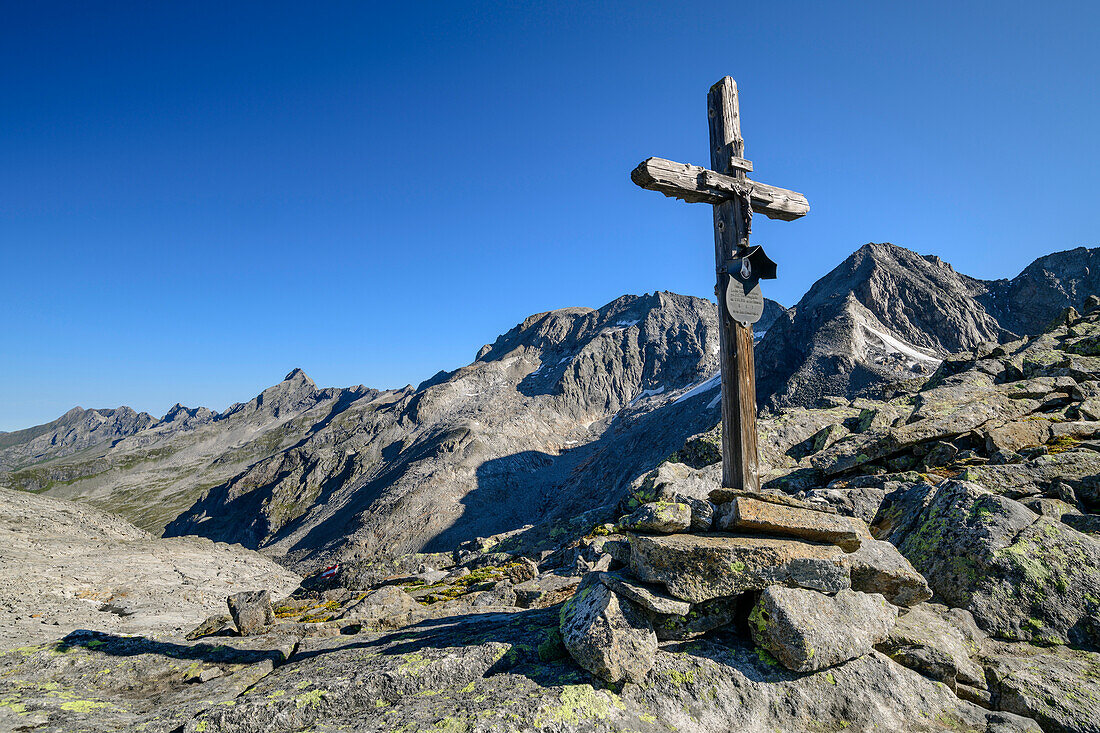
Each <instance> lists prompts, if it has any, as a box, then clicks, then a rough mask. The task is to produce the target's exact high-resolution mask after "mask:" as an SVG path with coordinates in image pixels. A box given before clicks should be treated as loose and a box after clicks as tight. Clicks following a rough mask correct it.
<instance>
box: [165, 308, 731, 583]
mask: <svg viewBox="0 0 1100 733" xmlns="http://www.w3.org/2000/svg"><path fill="white" fill-rule="evenodd" d="M715 310H716V309H715V307H714V305H713V303H710V302H709V301H706V300H702V299H699V298H692V297H688V296H681V295H675V294H672V293H654V294H652V295H645V296H624V297H622V298H619V299H617V300H615V301H613V302H612V303H609V304H608V305H606V306H604V307H603V308H600V309H596V310H594V309H591V308H567V309H563V310H558V311H551V312H549V313H541V314H537V315H534V316H531V317H529V318H527V319H526V320H525V321H524V322H523V323H521V324H520V325H518V326H517V327H516V328H514V329H512V330H511V331H509V332H508V333H506V334H504V335H503V336H501V337H500V338H499V339H497V341H496V342H494V343H493V344H490V345H487V346H486V347H484V348H483V349H482V350H481V352H480V353H479V355H478V358H477V360H476V361H475V362H474V363H473V364H471V365H470V366H467V367H463V368H462V369H459V370H456V371H455V372H451V373H445V374H440V375H437V376H436V377H434V378H433V379H431V380H428V382H425V383H424V384H423V385H421V386H420V388H418V389H416V390H412V389H408V390H404V391H399V392H388V393H383V394H380V395H378V396H377V397H376V398H374V399H372V400H361V401H359V402H357V403H356V404H354V405H352V406H350V407H349V408H348V409H347V410H345V411H344V412H343V413H341V414H340V415H339V416H337V417H335V418H334V419H333V420H332V421H331V422H330V423H329V424H328V425H327V426H325V427H324V428H323V429H321V430H318V431H317V432H316V433H315V434H313V435H312V436H311V437H310V438H309V439H308V440H307V441H305V442H304V443H303V444H302V445H300V446H297V447H295V448H293V449H291V450H288V451H284V452H283V453H281V454H279V455H277V456H273V457H271V458H269V459H267V460H265V461H261V462H259V463H257V464H256V465H254V466H253V467H251V468H250V469H249V470H248V471H246V472H244V473H243V474H241V475H239V476H236V477H234V478H233V479H232V480H231V481H228V482H227V483H225V484H223V485H221V486H218V487H216V488H214V489H212V490H211V491H209V492H208V493H207V494H206V496H205V497H204V498H203V499H202V500H200V501H199V502H198V503H196V505H195V506H194V507H192V508H191V510H189V511H188V512H187V513H185V514H184V515H183V516H181V517H180V518H179V519H178V520H177V521H175V522H173V523H172V524H170V525H169V526H168V528H167V533H168V534H169V535H180V534H191V533H195V534H203V535H206V536H209V537H212V538H216V539H222V540H225V541H232V542H241V543H242V544H245V545H246V546H252V547H256V546H259V547H263V548H265V551H268V552H271V553H274V554H277V555H284V554H285V555H289V556H290V557H291V558H292V559H294V560H295V561H297V562H300V563H306V564H309V562H310V559H311V558H314V557H316V556H318V555H319V554H320V555H324V556H326V557H329V556H330V555H332V554H333V553H335V557H336V558H340V559H342V558H347V557H353V556H363V557H366V556H375V555H384V554H392V553H400V552H410V551H417V550H421V549H426V550H433V549H440V548H450V547H453V546H454V544H456V543H457V542H459V541H462V540H465V539H469V538H471V537H474V536H479V535H480V536H486V535H490V534H495V533H498V532H502V531H505V530H509V529H514V528H516V527H519V526H522V525H524V524H528V523H531V522H537V521H542V520H544V519H546V518H548V517H551V516H554V515H556V514H558V513H559V512H562V511H572V509H574V508H577V507H585V508H591V507H592V506H594V505H600V504H603V503H611V502H614V501H617V500H618V497H619V495H620V494H621V490H622V489H624V488H625V484H626V483H628V482H629V480H630V479H631V478H633V477H634V476H636V475H638V473H640V472H642V471H644V470H648V468H650V467H652V465H653V464H654V462H655V461H656V460H660V458H661V457H663V456H665V455H667V454H668V453H670V452H672V451H673V450H675V449H676V448H677V447H678V446H679V445H681V444H682V443H683V440H684V439H685V438H686V437H687V436H689V435H691V434H693V432H698V431H699V430H700V429H703V428H705V427H706V426H707V423H709V422H711V421H712V420H713V418H714V415H716V414H717V413H716V412H715V411H714V410H709V411H702V413H700V412H698V411H694V410H687V409H679V410H678V411H679V412H681V413H683V416H684V419H682V420H673V421H668V422H666V423H663V424H661V423H659V421H658V423H653V422H652V421H650V420H648V419H647V417H648V415H649V413H651V412H652V411H653V410H654V409H655V407H656V406H659V405H663V404H668V403H669V402H670V397H671V396H673V395H674V394H676V393H679V392H684V391H687V390H689V389H691V388H693V387H694V386H696V385H697V384H699V383H700V382H704V381H706V380H707V379H708V378H709V377H710V376H711V375H712V374H713V373H714V372H715V371H716V370H717V367H718V359H717V332H716V320H717V317H716V312H715ZM597 476H598V477H599V478H597ZM611 476H614V477H615V478H614V479H612V480H611V483H608V482H607V479H608V477H611Z"/></svg>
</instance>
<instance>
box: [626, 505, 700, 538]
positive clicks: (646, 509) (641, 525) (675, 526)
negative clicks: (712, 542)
mask: <svg viewBox="0 0 1100 733" xmlns="http://www.w3.org/2000/svg"><path fill="white" fill-rule="evenodd" d="M620 526H621V527H622V529H626V530H630V531H632V532H659V533H663V534H671V533H673V532H684V531H686V530H687V529H688V528H689V527H691V507H690V506H688V505H687V504H681V503H680V502H673V501H654V502H650V503H649V504H642V505H641V506H640V507H638V508H637V509H635V510H634V513H633V514H631V515H630V516H628V517H627V518H626V519H624V520H623V521H622V522H620Z"/></svg>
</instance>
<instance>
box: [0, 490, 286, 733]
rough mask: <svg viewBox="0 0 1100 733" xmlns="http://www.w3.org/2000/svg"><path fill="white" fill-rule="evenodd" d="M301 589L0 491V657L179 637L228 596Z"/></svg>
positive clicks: (126, 527)
mask: <svg viewBox="0 0 1100 733" xmlns="http://www.w3.org/2000/svg"><path fill="white" fill-rule="evenodd" d="M298 582H299V578H298V576H296V575H295V574H294V573H291V572H289V571H287V570H284V569H283V568H281V567H279V566H278V565H276V564H275V563H273V562H271V561H270V560H268V559H267V558H265V557H263V556H262V555H260V554H258V553H256V552H253V551H251V550H246V549H244V548H243V547H240V546H236V547H233V546H230V545H225V544H217V543H214V542H211V541H210V540H207V539H205V538H200V537H186V538H179V539H168V540H166V539H156V538H154V537H153V536H151V535H149V534H148V533H147V532H145V531H144V530H140V529H138V528H137V527H135V526H133V525H132V524H130V523H128V522H126V521H124V520H122V519H119V518H118V517H115V516H113V515H110V514H108V513H106V512H103V511H100V510H98V509H95V508H93V507H87V506H82V505H79V504H75V503H72V502H67V501H63V500H59V499H51V498H49V497H43V496H35V495H34V494H28V493H25V492H20V491H8V490H6V489H0V650H9V649H12V648H13V647H23V646H27V645H29V644H35V643H39V642H44V641H47V640H56V639H58V638H60V637H62V636H64V635H65V634H67V633H69V632H73V631H76V630H78V629H99V630H102V631H107V632H111V633H118V634H149V633H168V632H174V631H181V632H182V631H186V630H188V629H190V628H191V627H193V626H194V625H195V624H196V623H197V622H198V621H199V620H201V619H203V618H205V617H206V616H208V615H209V614H210V613H211V612H213V611H214V610H215V609H219V608H224V606H225V596H226V595H227V594H229V593H233V592H236V591H238V590H243V589H246V588H250V587H252V586H254V585H261V586H266V587H270V588H272V589H273V590H275V591H277V592H279V593H282V594H286V593H289V592H290V591H291V590H293V589H294V588H295V587H297V585H298ZM0 729H2V725H0Z"/></svg>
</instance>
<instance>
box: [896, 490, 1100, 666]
mask: <svg viewBox="0 0 1100 733" xmlns="http://www.w3.org/2000/svg"><path fill="white" fill-rule="evenodd" d="M874 529H875V532H876V534H878V535H879V536H880V537H884V538H886V539H889V540H890V541H891V542H892V543H893V544H895V545H896V546H897V547H898V549H899V550H901V552H902V554H903V555H905V557H906V558H908V559H909V561H910V562H912V563H913V566H914V567H915V568H916V569H917V571H919V572H920V573H921V574H922V575H924V577H925V578H927V579H928V583H929V586H930V587H931V588H932V590H933V591H934V593H935V594H936V597H937V598H938V599H940V600H942V601H944V602H945V603H947V604H948V605H951V606H956V607H960V608H966V609H967V610H969V611H970V612H971V613H973V614H974V618H975V619H976V620H977V622H978V624H979V626H981V627H982V629H983V630H984V631H986V632H987V633H989V634H990V635H992V636H996V637H999V638H1004V639H1019V640H1029V641H1036V642H1041V643H1059V642H1060V643H1067V642H1068V643H1074V644H1080V645H1084V646H1086V647H1093V648H1095V647H1098V646H1100V621H1098V619H1100V574H1098V573H1097V572H1096V568H1097V567H1098V566H1100V543H1098V542H1097V541H1096V540H1094V539H1093V538H1091V537H1089V536H1088V535H1084V534H1081V533H1080V532H1077V531H1075V530H1073V529H1071V528H1069V527H1067V526H1066V525H1064V524H1062V523H1061V522H1058V521H1056V520H1053V519H1050V518H1049V517H1039V516H1037V515H1036V514H1035V513H1033V512H1032V511H1030V510H1029V509H1027V508H1026V507H1025V506H1023V505H1022V504H1020V503H1019V502H1016V501H1013V500H1012V499H1008V498H1006V497H1004V496H1000V495H997V494H993V493H991V492H989V491H986V490H985V489H984V488H982V487H981V486H978V485H976V484H973V483H968V482H957V481H945V482H943V483H942V484H940V485H939V486H930V485H927V484H925V485H918V486H914V487H912V488H910V489H907V490H904V491H900V492H896V493H895V494H891V495H890V496H888V497H887V499H886V502H885V503H884V504H883V508H882V510H881V511H880V512H879V517H878V519H876V523H875V527H874Z"/></svg>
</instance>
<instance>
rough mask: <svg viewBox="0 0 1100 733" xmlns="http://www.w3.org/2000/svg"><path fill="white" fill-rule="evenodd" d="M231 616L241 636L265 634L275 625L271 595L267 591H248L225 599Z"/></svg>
mask: <svg viewBox="0 0 1100 733" xmlns="http://www.w3.org/2000/svg"><path fill="white" fill-rule="evenodd" d="M225 602H226V605H228V606H229V615H230V616H232V617H233V623H234V625H236V627H237V631H238V632H240V634H241V636H251V635H252V634H260V633H263V632H264V631H265V630H266V629H267V627H268V626H270V625H271V624H273V623H275V609H273V608H272V607H271V594H270V593H269V592H268V591H266V590H246V591H243V592H241V593H234V594H233V595H231V596H229V597H228V598H226V599H225Z"/></svg>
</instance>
